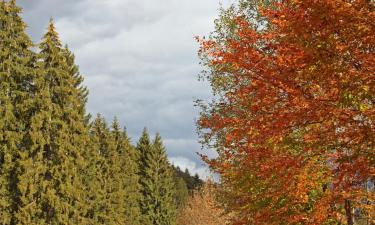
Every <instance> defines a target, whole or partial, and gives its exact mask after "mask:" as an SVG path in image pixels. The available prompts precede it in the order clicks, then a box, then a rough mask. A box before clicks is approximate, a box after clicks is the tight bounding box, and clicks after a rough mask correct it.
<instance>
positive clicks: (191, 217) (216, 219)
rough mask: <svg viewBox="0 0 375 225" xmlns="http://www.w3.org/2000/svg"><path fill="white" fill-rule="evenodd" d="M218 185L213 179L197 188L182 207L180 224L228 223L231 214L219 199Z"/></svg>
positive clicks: (179, 218) (219, 224)
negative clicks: (220, 203)
mask: <svg viewBox="0 0 375 225" xmlns="http://www.w3.org/2000/svg"><path fill="white" fill-rule="evenodd" d="M217 192H218V191H217V187H216V185H215V184H214V183H213V182H212V181H207V182H206V183H205V184H204V185H203V187H201V188H200V189H198V190H195V191H194V192H193V194H192V195H191V196H190V197H189V198H188V200H187V202H186V204H185V206H184V207H183V208H182V209H181V211H180V213H179V216H178V218H177V219H178V220H177V224H178V225H203V224H204V225H226V224H229V222H230V216H229V215H227V214H226V213H225V211H224V209H223V208H222V207H221V206H220V205H219V203H218V201H217V196H216V193H217Z"/></svg>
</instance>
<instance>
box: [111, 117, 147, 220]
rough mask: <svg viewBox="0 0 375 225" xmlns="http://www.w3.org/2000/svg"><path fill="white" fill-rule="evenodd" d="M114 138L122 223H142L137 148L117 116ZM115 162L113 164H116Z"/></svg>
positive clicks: (113, 132) (113, 129) (113, 126)
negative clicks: (122, 127) (132, 143)
mask: <svg viewBox="0 0 375 225" xmlns="http://www.w3.org/2000/svg"><path fill="white" fill-rule="evenodd" d="M112 138H113V139H114V142H115V152H116V155H117V158H115V159H114V160H115V161H117V162H118V163H116V162H115V163H114V164H116V165H118V166H117V169H118V171H116V173H118V176H116V177H117V179H118V181H119V183H120V185H119V188H120V190H122V192H123V193H121V197H122V199H121V202H120V205H121V207H120V208H121V209H123V212H122V213H123V216H124V221H122V224H126V225H140V224H141V211H140V205H139V203H140V199H141V197H142V196H141V193H140V185H139V175H138V165H137V159H138V158H139V157H138V155H137V152H136V150H135V149H134V147H133V146H132V145H131V143H130V139H129V137H128V136H127V133H126V131H125V130H122V129H121V128H120V125H119V123H118V120H117V119H116V118H115V119H114V121H113V123H112ZM114 164H113V165H114Z"/></svg>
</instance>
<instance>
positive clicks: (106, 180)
mask: <svg viewBox="0 0 375 225" xmlns="http://www.w3.org/2000/svg"><path fill="white" fill-rule="evenodd" d="M90 136H91V143H92V147H93V149H92V151H95V152H93V156H94V158H95V159H93V160H94V161H93V163H94V166H95V168H94V170H95V171H94V174H93V175H94V176H95V178H94V180H93V182H92V183H91V185H92V187H93V188H95V189H92V191H94V192H95V194H94V204H93V209H92V216H93V217H94V221H96V222H97V224H115V220H114V219H115V218H114V215H116V209H115V208H114V204H113V203H112V200H114V199H113V197H115V196H112V193H113V192H112V185H117V184H114V183H113V182H112V179H111V176H112V174H111V166H112V165H111V164H110V161H109V160H108V158H110V157H111V154H112V152H111V150H113V148H114V142H112V141H111V134H110V131H109V129H108V126H107V123H106V121H105V119H104V118H103V117H102V116H101V115H100V114H98V115H97V117H96V118H95V120H94V122H93V123H92V125H91V129H90ZM115 200H116V199H115ZM116 202H117V201H116Z"/></svg>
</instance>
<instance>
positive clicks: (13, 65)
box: [0, 0, 35, 224]
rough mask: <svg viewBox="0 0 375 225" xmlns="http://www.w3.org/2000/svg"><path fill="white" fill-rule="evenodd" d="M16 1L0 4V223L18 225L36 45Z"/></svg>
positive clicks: (1, 2) (0, 2)
mask: <svg viewBox="0 0 375 225" xmlns="http://www.w3.org/2000/svg"><path fill="white" fill-rule="evenodd" d="M20 13H21V9H20V8H19V7H17V5H16V1H14V0H12V1H9V2H5V1H0V223H1V224H15V223H16V222H17V221H16V218H15V214H14V212H15V211H17V210H18V205H19V198H20V197H19V195H20V194H19V189H18V187H17V185H18V175H19V173H20V172H21V169H20V167H19V165H18V159H19V157H20V155H21V154H23V151H25V149H24V147H23V141H24V136H25V131H26V129H27V121H28V119H29V114H30V105H31V102H32V96H30V89H32V79H33V76H34V74H35V70H34V66H33V64H34V63H35V60H34V59H35V54H34V53H33V52H32V51H31V48H32V47H33V44H32V42H31V40H30V38H29V37H28V35H27V34H26V32H25V28H26V24H25V23H24V22H23V21H22V19H21V17H20V16H19V14H20Z"/></svg>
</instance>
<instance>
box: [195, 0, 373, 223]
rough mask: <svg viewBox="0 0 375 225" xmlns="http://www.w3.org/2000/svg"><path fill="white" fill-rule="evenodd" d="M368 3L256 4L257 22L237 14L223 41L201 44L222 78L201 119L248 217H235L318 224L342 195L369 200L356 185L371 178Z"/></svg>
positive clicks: (333, 214)
mask: <svg viewBox="0 0 375 225" xmlns="http://www.w3.org/2000/svg"><path fill="white" fill-rule="evenodd" d="M372 9H373V5H372V6H371V3H369V1H364V0H362V1H351V2H350V4H349V3H348V1H342V0H328V1H327V0H324V1H323V0H317V1H315V0H314V1H313V0H307V1H295V0H294V1H293V0H287V1H281V2H279V3H276V4H274V5H272V6H270V7H266V6H264V5H263V7H260V10H259V13H260V15H261V16H263V17H264V18H263V19H265V20H266V21H267V22H266V23H267V25H264V29H255V27H256V26H255V25H254V24H252V23H251V20H246V19H245V18H247V17H245V16H243V15H238V16H237V17H235V18H236V19H235V21H234V23H235V27H236V29H235V31H233V33H231V35H228V38H227V39H225V40H224V41H222V40H221V39H220V40H215V39H210V40H209V41H208V42H207V43H206V44H204V45H202V48H201V50H202V51H203V52H205V51H206V52H207V53H209V54H208V55H209V57H207V58H205V60H207V61H206V62H207V63H206V64H207V65H214V66H215V67H214V68H212V70H213V71H214V73H212V74H213V75H212V76H223V77H224V76H225V77H226V78H227V79H226V81H227V83H221V84H220V85H222V86H220V85H219V87H218V90H220V91H221V93H219V94H220V97H222V98H220V100H219V101H218V102H216V103H215V104H212V105H211V108H209V110H206V111H205V113H206V115H208V116H207V117H203V118H206V119H207V121H204V123H202V124H201V125H204V128H205V129H207V130H208V131H207V133H206V134H207V135H209V136H210V137H211V138H212V139H211V141H213V142H216V144H217V146H218V148H220V151H218V152H219V158H218V162H220V163H218V164H215V166H216V167H215V168H216V169H217V171H218V172H219V173H221V175H222V179H223V181H224V182H223V186H224V187H226V188H228V190H230V191H228V192H229V193H233V195H234V196H235V197H233V199H229V200H228V205H229V206H230V207H231V208H234V209H236V210H238V211H239V212H240V214H241V215H248V217H246V218H245V217H244V218H240V219H239V221H241V222H243V221H245V222H244V224H278V223H281V222H280V221H283V222H284V223H287V224H298V223H301V224H314V225H315V224H323V223H325V222H327V221H334V220H336V219H337V211H340V210H341V209H343V202H344V200H346V199H350V200H351V201H353V202H355V203H356V204H358V207H361V208H362V207H363V208H366V206H362V205H363V204H362V205H361V203H360V202H361V201H359V200H358V199H359V198H358V197H357V196H361V198H362V199H363V198H367V199H371V196H370V197H369V196H368V195H365V192H364V189H363V185H364V183H365V182H366V181H367V180H368V179H373V176H374V174H373V171H374V160H371V159H372V158H373V157H374V151H373V150H374V149H375V148H374V147H375V146H374V145H375V143H374V141H373V140H375V127H374V125H373V124H374V122H375V121H374V120H375V107H374V100H373V99H374V98H375V95H374V90H375V79H374V77H373V74H372V73H373V72H372V71H375V68H374V65H375V57H374V49H373V47H371V46H374V45H375V39H374V38H371V36H373V33H375V26H374V25H373V23H371V22H370V21H374V19H375V17H374V16H375V14H373V13H372V12H371V10H372ZM371 34H372V35H371ZM211 165H212V164H211ZM226 171H230V172H228V173H227V172H226ZM229 174H230V175H229ZM234 193H235V194H234ZM359 193H361V194H359ZM364 196H366V197H364ZM287 202H290V203H292V204H287ZM345 216H347V215H345ZM285 221H287V222H285Z"/></svg>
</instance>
